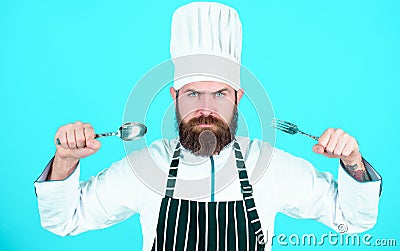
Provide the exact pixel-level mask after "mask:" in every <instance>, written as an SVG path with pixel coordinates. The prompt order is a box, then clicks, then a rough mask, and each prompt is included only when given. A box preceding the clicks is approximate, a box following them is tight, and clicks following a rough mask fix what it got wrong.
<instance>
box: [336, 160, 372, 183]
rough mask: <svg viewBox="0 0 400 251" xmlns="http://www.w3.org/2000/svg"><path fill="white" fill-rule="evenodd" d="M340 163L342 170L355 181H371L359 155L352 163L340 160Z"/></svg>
mask: <svg viewBox="0 0 400 251" xmlns="http://www.w3.org/2000/svg"><path fill="white" fill-rule="evenodd" d="M342 163H343V167H344V170H345V171H346V172H347V173H348V174H349V175H350V176H351V177H353V178H354V179H356V180H357V181H359V182H365V181H371V177H369V175H368V172H367V170H366V168H365V165H364V163H363V160H362V157H361V155H359V156H358V157H357V159H356V160H353V161H346V160H342Z"/></svg>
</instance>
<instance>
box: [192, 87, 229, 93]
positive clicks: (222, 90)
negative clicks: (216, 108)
mask: <svg viewBox="0 0 400 251" xmlns="http://www.w3.org/2000/svg"><path fill="white" fill-rule="evenodd" d="M224 91H228V92H229V89H228V88H222V89H220V90H217V91H215V92H212V93H217V92H224ZM188 92H201V91H200V90H198V89H188V90H186V91H185V93H188Z"/></svg>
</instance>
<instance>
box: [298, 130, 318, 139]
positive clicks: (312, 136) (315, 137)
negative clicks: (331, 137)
mask: <svg viewBox="0 0 400 251" xmlns="http://www.w3.org/2000/svg"><path fill="white" fill-rule="evenodd" d="M299 133H301V134H303V135H306V136H308V137H310V138H312V139H315V140H316V141H318V139H319V137H317V136H314V135H311V134H308V133H305V132H302V131H299Z"/></svg>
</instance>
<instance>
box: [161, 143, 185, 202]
mask: <svg viewBox="0 0 400 251" xmlns="http://www.w3.org/2000/svg"><path fill="white" fill-rule="evenodd" d="M180 153H181V144H180V143H179V142H178V144H176V147H175V151H174V154H173V155H172V161H171V165H170V168H169V174H168V180H167V187H166V189H165V196H168V197H171V198H172V197H173V195H174V191H175V183H176V176H177V174H178V165H179V155H180Z"/></svg>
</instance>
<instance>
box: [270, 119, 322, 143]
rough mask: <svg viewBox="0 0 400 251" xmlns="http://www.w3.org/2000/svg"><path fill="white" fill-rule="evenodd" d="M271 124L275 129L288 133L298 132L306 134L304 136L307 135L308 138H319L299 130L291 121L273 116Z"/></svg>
mask: <svg viewBox="0 0 400 251" xmlns="http://www.w3.org/2000/svg"><path fill="white" fill-rule="evenodd" d="M271 126H272V127H274V128H276V129H278V130H281V131H283V132H286V133H289V134H297V133H299V134H303V135H306V136H308V137H310V138H313V139H315V140H318V139H319V137H317V136H313V135H311V134H308V133H305V132H302V131H300V130H299V128H298V127H297V125H295V124H293V123H290V122H287V121H284V120H280V119H277V118H274V119H273V120H272V122H271Z"/></svg>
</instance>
